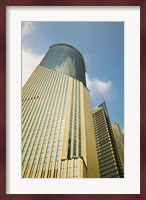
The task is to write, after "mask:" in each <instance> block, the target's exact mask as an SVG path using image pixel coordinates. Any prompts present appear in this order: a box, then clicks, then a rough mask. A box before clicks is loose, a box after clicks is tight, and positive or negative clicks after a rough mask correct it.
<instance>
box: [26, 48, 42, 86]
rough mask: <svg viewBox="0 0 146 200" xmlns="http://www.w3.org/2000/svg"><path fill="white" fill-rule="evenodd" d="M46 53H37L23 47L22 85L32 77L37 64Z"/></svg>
mask: <svg viewBox="0 0 146 200" xmlns="http://www.w3.org/2000/svg"><path fill="white" fill-rule="evenodd" d="M43 57H44V54H35V53H33V52H32V50H31V49H24V48H22V86H23V85H24V84H25V82H26V81H27V79H28V78H29V77H30V75H31V74H32V72H33V71H34V69H35V68H36V66H37V65H39V64H40V62H41V60H42V58H43Z"/></svg>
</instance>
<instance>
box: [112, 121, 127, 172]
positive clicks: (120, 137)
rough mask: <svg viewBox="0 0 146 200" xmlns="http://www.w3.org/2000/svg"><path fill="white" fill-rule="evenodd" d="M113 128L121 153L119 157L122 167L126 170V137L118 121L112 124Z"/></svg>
mask: <svg viewBox="0 0 146 200" xmlns="http://www.w3.org/2000/svg"><path fill="white" fill-rule="evenodd" d="M112 129H113V133H114V137H115V141H116V145H117V148H118V153H119V157H120V160H121V164H122V167H123V170H124V139H123V135H122V133H121V129H120V126H119V124H118V123H117V122H116V123H114V124H113V125H112Z"/></svg>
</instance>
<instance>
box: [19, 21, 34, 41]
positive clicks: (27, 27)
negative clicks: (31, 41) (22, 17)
mask: <svg viewBox="0 0 146 200" xmlns="http://www.w3.org/2000/svg"><path fill="white" fill-rule="evenodd" d="M34 29H35V24H34V22H23V23H22V38H24V37H26V36H27V35H28V34H30V33H31V32H32V31H33V30H34Z"/></svg>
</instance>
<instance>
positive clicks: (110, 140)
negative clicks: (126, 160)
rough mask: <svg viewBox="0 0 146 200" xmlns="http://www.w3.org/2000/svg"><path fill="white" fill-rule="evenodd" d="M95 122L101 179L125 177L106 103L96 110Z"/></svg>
mask: <svg viewBox="0 0 146 200" xmlns="http://www.w3.org/2000/svg"><path fill="white" fill-rule="evenodd" d="M93 121H94V130H95V140H96V148H97V153H98V161H99V170H100V177H101V178H119V177H121V178H122V177H124V174H123V169H122V166H121V162H120V158H119V155H118V151H117V147H116V143H115V139H114V135H113V132H112V128H111V124H110V119H109V116H108V111H107V108H106V104H105V102H102V103H101V104H100V106H98V107H97V108H96V109H95V110H94V112H93Z"/></svg>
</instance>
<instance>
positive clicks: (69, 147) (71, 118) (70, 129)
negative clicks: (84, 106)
mask: <svg viewBox="0 0 146 200" xmlns="http://www.w3.org/2000/svg"><path fill="white" fill-rule="evenodd" d="M73 98H74V81H72V97H71V112H70V126H69V136H68V152H67V158H70V156H71V136H72V124H73V123H72V122H73Z"/></svg>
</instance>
